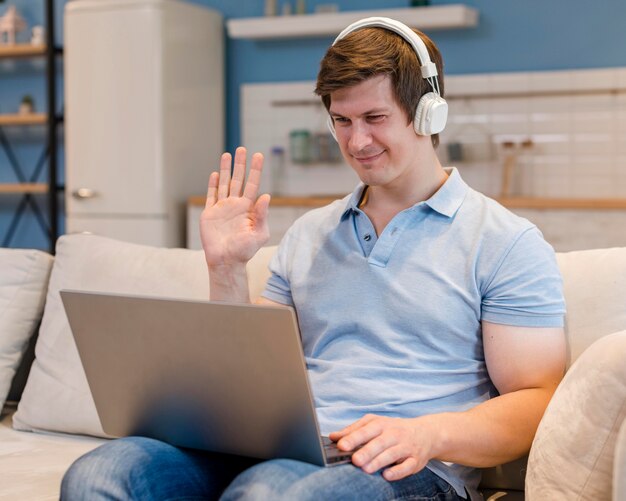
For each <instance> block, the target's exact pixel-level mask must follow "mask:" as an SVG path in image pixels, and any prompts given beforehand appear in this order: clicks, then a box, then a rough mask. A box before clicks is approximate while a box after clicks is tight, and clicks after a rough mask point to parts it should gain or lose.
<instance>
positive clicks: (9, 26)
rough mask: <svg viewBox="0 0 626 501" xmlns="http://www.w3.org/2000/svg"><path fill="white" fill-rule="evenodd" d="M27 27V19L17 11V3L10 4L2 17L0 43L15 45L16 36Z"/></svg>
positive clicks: (0, 19)
mask: <svg viewBox="0 0 626 501" xmlns="http://www.w3.org/2000/svg"><path fill="white" fill-rule="evenodd" d="M25 29H26V21H24V18H22V16H21V15H20V14H19V12H17V8H16V7H15V5H9V8H8V9H7V11H6V13H5V14H4V16H2V17H0V45H15V37H16V35H17V33H19V32H20V31H24V30H25Z"/></svg>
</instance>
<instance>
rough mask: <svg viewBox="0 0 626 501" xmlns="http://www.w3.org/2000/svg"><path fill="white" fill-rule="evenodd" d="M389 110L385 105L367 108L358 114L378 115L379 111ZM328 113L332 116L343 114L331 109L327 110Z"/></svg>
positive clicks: (385, 111)
mask: <svg viewBox="0 0 626 501" xmlns="http://www.w3.org/2000/svg"><path fill="white" fill-rule="evenodd" d="M388 112H389V108H386V107H384V106H383V107H380V108H372V109H371V110H367V111H365V112H364V113H361V115H360V116H367V115H379V114H381V113H388ZM328 114H329V115H331V116H333V117H343V115H342V114H341V113H338V112H336V111H333V110H332V109H331V110H329V111H328Z"/></svg>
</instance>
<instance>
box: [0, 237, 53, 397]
mask: <svg viewBox="0 0 626 501" xmlns="http://www.w3.org/2000/svg"><path fill="white" fill-rule="evenodd" d="M52 262H53V257H52V256H51V255H49V254H46V253H45V252H41V251H37V250H32V249H0V409H2V406H3V405H4V401H5V399H6V397H7V394H8V393H9V388H10V387H11V381H12V380H13V376H14V375H15V371H16V370H17V367H18V365H19V363H20V360H21V359H22V355H23V354H24V351H25V350H26V347H27V345H28V340H29V338H30V337H31V335H32V334H33V333H34V332H35V329H36V327H37V325H38V324H39V321H40V320H41V313H42V312H43V306H44V300H45V297H46V289H47V286H48V277H49V276H50V269H51V268H52Z"/></svg>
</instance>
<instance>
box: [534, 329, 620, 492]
mask: <svg viewBox="0 0 626 501" xmlns="http://www.w3.org/2000/svg"><path fill="white" fill-rule="evenodd" d="M625 360H626V331H621V332H618V333H615V334H611V335H608V336H605V337H603V338H602V339H600V340H599V341H596V342H595V343H594V344H592V345H591V346H590V347H589V348H588V349H587V350H586V351H585V352H584V353H583V354H582V355H581V356H580V357H579V358H578V360H577V361H576V362H575V363H574V365H572V367H571V369H570V370H569V371H568V373H567V374H566V375H565V378H564V379H563V381H562V382H561V384H560V385H559V387H558V388H557V390H556V393H555V394H554V397H553V398H552V400H551V401H550V404H549V405H548V408H547V409H546V413H545V415H544V416H543V419H542V420H541V423H540V425H539V429H538V430H537V434H536V435H535V439H534V441H533V444H532V448H531V450H530V456H529V459H528V472H527V475H526V499H527V500H528V501H534V500H544V499H564V500H565V499H577V500H580V501H584V500H589V501H591V500H594V501H595V500H598V499H611V484H612V477H613V459H614V455H615V447H616V442H617V436H618V433H619V429H620V425H621V424H622V423H623V421H624V418H625V417H626V363H624V361H625Z"/></svg>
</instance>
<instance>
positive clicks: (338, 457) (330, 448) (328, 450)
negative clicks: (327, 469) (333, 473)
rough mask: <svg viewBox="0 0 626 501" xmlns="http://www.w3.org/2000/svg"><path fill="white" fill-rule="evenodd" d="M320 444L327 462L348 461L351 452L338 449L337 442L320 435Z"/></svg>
mask: <svg viewBox="0 0 626 501" xmlns="http://www.w3.org/2000/svg"><path fill="white" fill-rule="evenodd" d="M322 446H323V447H324V455H325V456H326V463H327V464H343V463H349V462H350V458H351V457H352V452H351V451H350V452H346V451H342V450H339V448H338V447H337V442H333V441H332V440H331V439H330V438H328V437H322Z"/></svg>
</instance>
